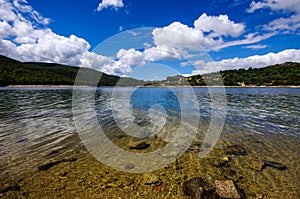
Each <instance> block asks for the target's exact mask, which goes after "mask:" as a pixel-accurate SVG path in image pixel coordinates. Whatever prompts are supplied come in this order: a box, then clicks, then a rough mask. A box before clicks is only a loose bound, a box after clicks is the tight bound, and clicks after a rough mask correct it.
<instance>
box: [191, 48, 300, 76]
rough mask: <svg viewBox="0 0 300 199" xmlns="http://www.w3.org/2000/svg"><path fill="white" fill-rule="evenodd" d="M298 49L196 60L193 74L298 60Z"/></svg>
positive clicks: (299, 56)
mask: <svg viewBox="0 0 300 199" xmlns="http://www.w3.org/2000/svg"><path fill="white" fill-rule="evenodd" d="M299 60H300V50H296V49H288V50H284V51H281V52H278V53H268V54H265V55H254V56H250V57H246V58H238V57H236V58H233V59H224V60H222V61H218V62H215V61H211V62H204V61H203V60H199V61H196V62H195V63H194V65H195V66H196V67H197V68H198V70H195V71H193V74H204V73H210V72H217V71H221V70H229V69H239V68H245V69H247V68H249V67H252V68H261V67H265V66H269V65H274V64H278V63H284V62H299Z"/></svg>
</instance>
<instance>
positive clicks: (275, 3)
mask: <svg viewBox="0 0 300 199" xmlns="http://www.w3.org/2000/svg"><path fill="white" fill-rule="evenodd" d="M264 8H269V9H271V10H274V11H283V12H285V13H291V14H292V15H291V16H289V17H285V18H284V17H281V18H278V19H275V20H273V21H271V22H269V24H268V25H264V26H263V27H264V30H267V31H281V32H283V33H291V32H298V33H299V29H300V3H299V2H298V1H295V0H264V1H262V2H255V1H252V2H251V4H250V8H249V9H247V12H249V13H253V12H254V11H256V10H259V9H264Z"/></svg>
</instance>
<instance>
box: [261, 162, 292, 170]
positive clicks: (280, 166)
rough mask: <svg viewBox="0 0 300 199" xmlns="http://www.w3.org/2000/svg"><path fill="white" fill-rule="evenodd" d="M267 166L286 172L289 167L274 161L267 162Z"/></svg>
mask: <svg viewBox="0 0 300 199" xmlns="http://www.w3.org/2000/svg"><path fill="white" fill-rule="evenodd" d="M265 164H266V166H269V167H272V168H275V169H278V170H286V169H287V167H286V166H285V165H284V164H281V163H278V162H272V161H265Z"/></svg>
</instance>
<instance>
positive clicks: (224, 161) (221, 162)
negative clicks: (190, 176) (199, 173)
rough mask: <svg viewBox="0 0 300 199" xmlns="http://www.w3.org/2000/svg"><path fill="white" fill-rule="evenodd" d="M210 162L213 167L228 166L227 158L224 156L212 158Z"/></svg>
mask: <svg viewBox="0 0 300 199" xmlns="http://www.w3.org/2000/svg"><path fill="white" fill-rule="evenodd" d="M210 164H211V165H212V166H213V167H229V158H228V157H227V156H226V157H223V158H221V159H212V160H211V161H210Z"/></svg>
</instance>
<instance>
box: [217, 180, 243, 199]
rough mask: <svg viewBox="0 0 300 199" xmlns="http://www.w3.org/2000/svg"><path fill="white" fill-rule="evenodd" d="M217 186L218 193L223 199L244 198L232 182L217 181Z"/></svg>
mask: <svg viewBox="0 0 300 199" xmlns="http://www.w3.org/2000/svg"><path fill="white" fill-rule="evenodd" d="M215 185H216V192H217V194H218V195H219V196H220V197H221V198H231V199H239V198H242V194H241V193H240V191H239V190H238V189H237V187H236V185H235V184H234V182H233V181H232V180H216V181H215Z"/></svg>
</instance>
